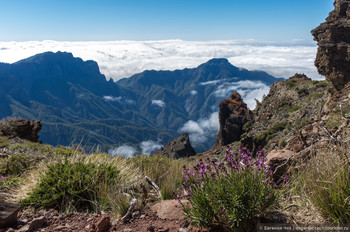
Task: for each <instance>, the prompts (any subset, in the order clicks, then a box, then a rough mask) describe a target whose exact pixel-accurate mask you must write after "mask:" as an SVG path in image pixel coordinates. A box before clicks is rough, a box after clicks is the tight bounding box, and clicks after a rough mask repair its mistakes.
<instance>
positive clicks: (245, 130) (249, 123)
mask: <svg viewBox="0 0 350 232" xmlns="http://www.w3.org/2000/svg"><path fill="white" fill-rule="evenodd" d="M253 125H254V123H253V122H252V121H249V122H246V123H245V124H244V125H243V127H242V130H243V131H244V132H248V131H249V130H250V129H252V127H253Z"/></svg>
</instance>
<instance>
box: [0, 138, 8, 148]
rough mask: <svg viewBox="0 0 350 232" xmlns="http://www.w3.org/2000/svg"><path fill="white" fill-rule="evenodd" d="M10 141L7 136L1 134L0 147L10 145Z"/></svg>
mask: <svg viewBox="0 0 350 232" xmlns="http://www.w3.org/2000/svg"><path fill="white" fill-rule="evenodd" d="M8 146H9V142H8V138H7V137H3V136H0V147H8Z"/></svg>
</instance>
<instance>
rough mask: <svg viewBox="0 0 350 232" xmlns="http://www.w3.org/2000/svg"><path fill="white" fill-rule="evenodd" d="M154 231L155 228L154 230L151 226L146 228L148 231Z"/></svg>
mask: <svg viewBox="0 0 350 232" xmlns="http://www.w3.org/2000/svg"><path fill="white" fill-rule="evenodd" d="M154 229H155V228H154V226H153V225H150V226H148V227H147V230H148V231H151V232H152V231H154Z"/></svg>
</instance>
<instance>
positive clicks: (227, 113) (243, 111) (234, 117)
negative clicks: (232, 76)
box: [214, 91, 253, 147]
mask: <svg viewBox="0 0 350 232" xmlns="http://www.w3.org/2000/svg"><path fill="white" fill-rule="evenodd" d="M219 108H220V111H219V124H220V129H219V132H218V135H217V137H216V141H215V144H214V147H219V146H225V145H227V144H230V143H233V142H235V141H239V140H240V139H241V135H242V133H243V125H244V124H245V123H247V122H248V121H250V120H252V117H253V113H252V112H251V111H250V110H249V109H248V107H247V104H245V103H244V102H243V99H242V98H241V95H239V93H237V92H236V91H235V92H234V93H233V94H232V95H231V97H230V98H228V99H225V100H223V101H222V102H221V103H220V107H219Z"/></svg>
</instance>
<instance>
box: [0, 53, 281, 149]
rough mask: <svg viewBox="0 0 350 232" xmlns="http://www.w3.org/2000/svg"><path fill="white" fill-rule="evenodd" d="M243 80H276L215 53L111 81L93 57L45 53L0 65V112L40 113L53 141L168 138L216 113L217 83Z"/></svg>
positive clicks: (88, 142) (134, 141) (45, 133)
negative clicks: (193, 63)
mask: <svg viewBox="0 0 350 232" xmlns="http://www.w3.org/2000/svg"><path fill="white" fill-rule="evenodd" d="M235 76H238V77H235ZM245 76H248V77H247V78H246V79H244V78H245ZM259 78H260V79H259ZM242 79H243V80H244V81H247V79H249V80H254V81H256V80H258V79H259V80H260V82H261V83H266V84H267V85H270V84H272V82H273V81H276V80H280V79H277V78H274V77H273V76H270V75H269V74H267V73H264V72H257V71H254V72H250V71H248V70H245V69H240V68H237V67H235V66H233V65H232V64H230V63H229V62H228V60H227V59H223V58H218V59H212V60H209V61H208V62H206V63H204V64H202V65H199V66H198V67H197V68H192V69H183V70H175V71H155V70H147V71H144V72H142V73H139V74H135V75H133V76H131V77H130V78H128V79H122V80H119V81H117V82H114V81H113V80H111V79H110V80H109V81H107V80H106V77H105V76H104V75H103V74H101V72H100V70H99V67H98V64H97V63H96V62H95V61H91V60H89V61H83V60H82V59H81V58H76V57H74V56H73V55H72V54H71V53H67V52H57V53H53V52H46V53H41V54H37V55H35V56H32V57H29V58H27V59H23V60H21V61H18V62H15V63H13V64H0V84H1V85H0V86H1V87H0V97H2V99H5V100H4V101H3V102H2V103H0V107H1V109H3V110H2V112H0V117H1V118H4V117H8V116H13V117H26V118H30V119H41V121H42V124H43V129H42V131H41V138H42V139H43V142H45V143H50V144H53V145H58V144H61V145H69V144H71V143H81V142H82V141H83V142H82V143H83V145H87V146H90V145H94V144H109V145H111V144H113V146H116V145H117V144H123V143H131V144H138V143H140V142H141V141H145V140H154V141H157V140H159V139H160V140H161V141H162V142H163V143H167V142H168V141H170V140H171V139H174V138H176V137H177V136H179V135H180V132H181V133H182V131H180V129H181V127H182V126H183V125H184V124H185V123H186V122H188V121H190V120H194V121H197V120H200V119H201V118H205V117H207V116H208V115H210V114H211V113H212V112H214V110H213V109H214V108H215V106H216V107H218V103H219V102H220V101H221V100H222V99H223V97H220V96H217V94H216V93H215V91H217V90H218V88H219V87H220V86H221V85H223V84H230V83H231V84H232V83H235V82H234V81H240V80H241V81H242ZM213 107H214V108H213ZM55 139H56V140H57V142H55V141H54V140H55ZM213 142H214V141H213ZM111 146H112V145H111ZM209 147H210V145H206V146H205V149H207V148H209ZM203 149H204V148H203Z"/></svg>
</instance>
